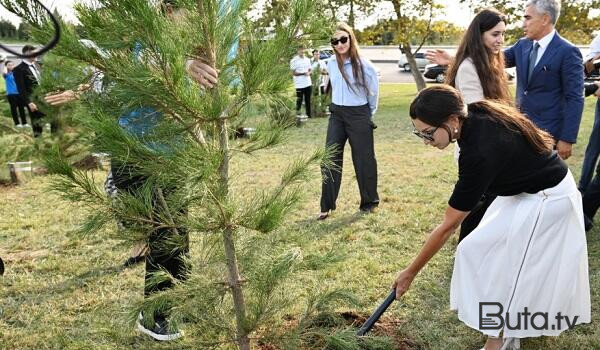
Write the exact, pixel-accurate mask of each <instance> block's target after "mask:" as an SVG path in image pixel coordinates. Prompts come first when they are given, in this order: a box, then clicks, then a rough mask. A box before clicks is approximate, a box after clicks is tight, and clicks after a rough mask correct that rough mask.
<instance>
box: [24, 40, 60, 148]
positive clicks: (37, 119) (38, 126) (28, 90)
mask: <svg viewBox="0 0 600 350" xmlns="http://www.w3.org/2000/svg"><path fill="white" fill-rule="evenodd" d="M35 51H36V48H35V47H33V46H31V45H25V46H23V50H22V52H23V54H25V55H28V54H32V53H34V52H35ZM37 59H38V58H37V56H34V57H32V58H24V59H23V62H21V64H19V65H18V66H16V67H15V69H14V70H13V72H14V76H15V83H16V84H17V90H18V91H19V99H20V103H21V105H23V106H25V107H27V110H28V111H29V118H30V119H31V127H32V129H33V136H34V137H39V136H41V135H42V131H43V124H42V119H43V118H44V116H45V114H44V113H42V111H40V110H39V108H38V106H37V104H36V103H35V102H33V101H32V99H31V97H32V94H33V90H34V89H35V88H36V87H37V86H38V85H39V82H40V79H41V75H40V69H39V66H38V63H37ZM56 127H57V125H56V123H54V122H53V123H51V130H52V132H55V131H56Z"/></svg>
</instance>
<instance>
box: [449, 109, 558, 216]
mask: <svg viewBox="0 0 600 350" xmlns="http://www.w3.org/2000/svg"><path fill="white" fill-rule="evenodd" d="M458 144H459V146H460V158H459V160H458V168H459V176H458V182H457V183H456V185H455V186H454V192H453V193H452V196H451V197H450V200H449V202H448V204H449V205H450V206H451V207H452V208H454V209H457V210H461V211H470V210H471V209H473V207H475V205H476V204H477V202H478V201H479V199H480V198H481V196H482V195H483V194H484V193H488V194H492V195H498V196H514V195H517V194H519V193H524V192H525V193H536V192H539V191H541V190H544V189H547V188H551V187H554V186H556V185H558V184H559V183H560V182H561V181H562V179H564V177H565V176H566V174H567V171H568V167H567V165H566V164H565V162H563V160H562V159H560V157H559V156H558V154H557V153H556V151H553V152H548V153H547V154H540V153H538V152H537V151H536V150H535V149H534V148H533V147H532V146H531V145H530V144H529V142H528V141H527V139H526V138H525V137H524V136H523V135H522V134H521V133H520V132H518V131H516V129H515V130H512V129H509V128H507V127H505V126H504V125H503V124H502V123H500V122H498V121H496V120H494V119H493V117H490V116H488V115H485V114H480V113H472V112H470V113H469V117H468V118H467V120H465V122H464V123H463V126H462V129H461V134H460V140H458Z"/></svg>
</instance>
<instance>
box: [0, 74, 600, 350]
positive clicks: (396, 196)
mask: <svg viewBox="0 0 600 350" xmlns="http://www.w3.org/2000/svg"><path fill="white" fill-rule="evenodd" d="M414 93H415V88H414V86H413V85H392V84H389V85H383V86H382V97H381V105H380V110H379V113H378V115H377V117H376V123H377V125H378V129H377V130H376V152H377V160H378V165H379V194H380V197H381V207H380V209H379V211H377V212H376V213H375V214H371V215H367V216H363V215H360V214H358V213H357V212H358V203H359V195H358V188H357V185H356V181H355V176H354V170H353V168H352V161H351V158H350V152H349V148H346V154H345V167H344V174H343V184H342V190H341V196H340V199H339V203H338V208H339V209H338V210H337V211H336V212H335V213H334V214H333V216H332V217H331V218H330V219H328V220H326V221H324V222H317V221H315V220H314V218H315V217H316V214H317V213H318V211H319V195H320V174H319V172H318V170H317V169H314V178H313V179H312V180H311V181H309V182H308V183H307V184H306V187H305V188H306V192H305V200H304V201H303V202H302V203H301V206H300V207H299V208H298V209H297V210H296V211H295V212H294V214H293V215H291V216H290V217H289V219H288V220H287V222H286V224H285V226H284V227H283V228H282V230H294V231H296V232H299V233H301V234H302V236H303V237H305V238H306V239H307V240H310V244H309V250H308V251H306V252H304V253H305V254H310V253H317V254H323V253H326V252H328V251H335V252H336V253H340V254H344V255H345V256H346V258H345V259H344V260H343V261H342V262H339V263H336V264H333V265H331V266H329V267H327V268H326V269H325V270H322V271H319V272H315V273H304V274H302V275H300V276H299V277H298V278H297V280H295V281H292V283H291V284H290V286H291V288H292V290H290V293H295V294H296V295H298V299H299V300H298V302H299V303H300V302H301V301H302V300H301V299H302V296H303V295H304V294H305V293H304V291H306V290H314V289H319V288H328V287H344V288H347V289H349V290H350V291H352V292H353V293H354V294H355V295H356V296H358V298H359V299H361V300H362V301H363V302H364V307H363V309H362V310H339V312H342V313H343V312H348V314H347V315H348V319H349V323H352V322H354V321H356V320H358V319H362V317H364V316H366V315H368V314H369V313H370V312H371V311H372V310H373V309H374V308H375V307H376V306H377V305H378V303H379V302H380V301H381V300H382V299H383V298H384V297H385V296H386V295H387V293H388V289H389V286H390V284H391V282H392V280H393V278H394V277H395V274H396V272H397V271H399V270H400V269H401V268H403V267H404V266H406V265H407V264H408V262H409V261H410V260H411V259H412V258H413V256H414V255H415V254H416V253H417V251H418V249H419V247H420V246H421V244H422V243H423V242H424V240H425V238H426V235H427V234H428V233H429V231H430V230H431V229H432V228H433V227H435V225H437V223H439V222H440V220H441V219H442V213H443V210H444V208H445V206H446V201H447V199H448V197H449V195H450V192H451V190H452V188H453V184H454V181H455V180H456V173H457V169H456V166H455V164H454V161H453V156H452V153H453V151H452V149H447V150H444V151H439V150H437V149H433V148H431V147H426V146H424V145H423V144H422V143H421V142H420V141H419V140H418V139H417V138H415V137H414V136H413V135H412V134H411V129H412V126H411V123H410V120H409V118H408V112H407V110H408V104H409V102H410V101H411V99H412V97H413V96H414ZM594 103H595V100H594V99H592V98H590V99H588V100H587V101H586V112H585V116H584V120H583V123H582V127H581V132H580V138H579V140H580V143H579V144H577V145H576V146H575V155H574V156H573V157H572V159H570V160H569V162H568V163H569V165H570V166H571V170H572V171H573V173H574V175H575V176H576V178H578V176H579V171H580V166H581V162H582V158H583V152H584V146H585V144H586V143H587V139H588V137H589V133H590V131H591V127H592V123H593V108H594ZM326 126H327V120H326V119H313V120H309V122H308V125H307V126H306V127H304V128H294V129H291V130H290V132H289V140H288V141H287V142H286V143H285V144H284V145H283V146H279V147H277V148H274V149H271V150H268V151H265V152H262V153H260V154H259V155H258V156H253V157H246V156H241V155H240V156H239V157H237V158H235V161H234V169H235V171H236V173H237V176H236V178H235V180H234V184H235V187H236V188H237V191H236V193H238V195H239V196H244V193H246V192H248V191H249V189H252V188H261V187H264V186H269V185H270V184H274V183H275V182H276V181H278V179H279V178H280V175H281V173H282V172H283V170H284V168H285V165H286V164H287V163H288V162H289V160H291V159H292V158H293V157H295V156H298V155H301V154H304V153H310V151H312V150H313V149H315V148H316V147H320V146H322V145H323V144H324V139H325V130H326ZM97 175H98V178H99V181H102V180H103V179H102V177H103V174H102V173H101V172H98V174H97ZM48 183H49V177H47V176H37V177H35V178H34V179H33V180H32V181H30V182H28V183H27V184H25V185H23V186H19V187H2V188H0V213H1V215H0V256H2V257H3V258H4V259H5V260H6V268H7V271H6V274H5V275H4V276H3V277H0V300H1V303H0V348H1V349H19V350H21V349H129V348H133V349H155V348H156V349H168V348H173V349H179V348H188V347H190V348H192V347H193V346H191V345H190V344H192V343H193V339H194V334H188V335H187V336H186V338H187V340H185V341H183V342H181V343H177V344H174V345H162V344H158V343H155V342H152V341H149V340H147V339H146V338H144V337H142V336H140V335H139V334H138V333H136V332H134V330H133V327H132V324H131V323H128V321H127V319H128V317H127V316H128V312H129V311H130V307H131V305H133V304H134V303H135V302H136V301H138V300H139V299H140V298H142V283H143V266H142V265H140V266H137V267H135V268H132V269H123V268H121V263H122V262H123V261H124V260H125V259H126V258H127V255H128V247H127V246H125V245H124V244H120V243H118V242H116V241H113V240H110V239H107V238H106V236H104V235H102V234H99V235H97V236H91V237H86V238H84V239H81V238H78V237H75V236H73V235H71V234H70V232H72V231H73V230H74V229H75V228H76V227H77V225H78V224H80V223H81V220H82V218H83V217H84V216H85V210H84V209H83V208H81V207H80V206H78V205H76V204H73V203H67V202H64V201H62V200H60V199H59V198H58V197H57V196H56V195H55V194H52V193H50V192H49V191H48ZM596 227H600V225H596ZM599 235H600V230H598V229H595V230H593V231H592V232H590V233H589V234H588V238H589V243H588V244H589V254H590V282H591V289H592V298H593V307H594V309H593V311H592V315H593V323H592V324H591V325H585V326H580V327H577V328H576V329H575V330H572V331H569V332H567V333H564V334H563V335H562V336H561V337H558V338H542V339H529V340H526V341H524V342H523V343H522V349H525V350H526V349H599V348H600V327H598V324H599V322H600V312H599V308H598V305H600V292H599V290H600V274H599V271H600V239H599ZM193 241H196V242H197V241H198V239H197V238H193ZM456 243H457V236H455V237H453V238H452V239H451V240H450V241H449V243H448V244H447V245H446V247H444V248H443V249H442V251H441V252H440V254H438V255H437V256H436V257H435V258H434V259H433V260H432V261H431V262H430V264H429V265H428V266H427V267H426V268H425V269H424V270H423V271H422V273H421V274H420V275H419V276H418V277H417V279H416V280H415V282H414V284H413V286H412V289H411V290H410V291H409V292H408V294H407V295H406V296H405V297H404V298H403V299H402V300H400V301H399V302H396V303H395V304H394V305H393V306H392V307H391V308H390V310H389V311H388V313H387V314H386V318H385V319H384V322H383V323H382V325H381V326H380V330H381V331H382V332H384V334H386V335H388V336H391V337H394V338H396V339H401V340H402V339H404V341H403V343H402V344H403V345H402V346H400V345H399V348H403V347H405V348H407V349H408V348H410V349H436V350H437V349H457V350H459V349H477V348H480V347H481V346H482V344H483V342H484V338H483V336H481V335H480V334H478V333H477V332H475V331H473V330H471V329H469V328H468V327H466V326H465V325H463V324H462V323H461V322H459V321H458V319H457V317H456V315H455V313H454V312H451V311H450V310H449V297H448V293H449V282H450V277H451V273H452V263H453V252H454V250H455V247H456ZM194 251H195V250H194V249H193V250H192V254H194ZM287 312H288V313H289V314H291V315H294V314H295V313H297V312H299V310H296V309H290V310H288V311H287Z"/></svg>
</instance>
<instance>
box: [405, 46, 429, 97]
mask: <svg viewBox="0 0 600 350" xmlns="http://www.w3.org/2000/svg"><path fill="white" fill-rule="evenodd" d="M402 45H403V46H404V51H405V52H404V54H405V55H406V60H407V61H408V64H409V65H410V72H411V73H412V75H413V77H414V78H415V83H417V91H421V90H423V89H425V88H426V87H427V86H426V84H425V79H423V74H421V71H420V70H419V67H418V66H417V61H416V60H415V56H414V54H413V52H412V48H411V47H410V42H404V43H402Z"/></svg>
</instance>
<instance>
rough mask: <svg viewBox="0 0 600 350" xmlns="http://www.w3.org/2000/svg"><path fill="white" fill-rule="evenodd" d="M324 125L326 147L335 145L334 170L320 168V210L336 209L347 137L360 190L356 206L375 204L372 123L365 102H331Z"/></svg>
mask: <svg viewBox="0 0 600 350" xmlns="http://www.w3.org/2000/svg"><path fill="white" fill-rule="evenodd" d="M329 109H330V111H331V116H330V117H329V125H328V126H327V140H326V145H327V147H335V153H334V155H333V158H332V161H333V163H334V164H335V168H334V169H327V168H325V167H322V168H321V172H322V174H323V185H322V191H321V211H322V212H326V211H328V210H335V209H336V204H335V202H336V200H337V197H338V194H339V193H340V185H341V182H342V166H343V162H344V146H345V145H346V140H350V148H351V149H352V162H353V163H354V171H355V172H356V180H357V181H358V189H359V191H360V209H362V210H368V209H371V208H373V207H376V206H378V205H379V194H377V161H376V160H375V147H374V144H373V130H374V129H375V124H373V122H372V121H371V109H370V108H369V105H364V106H357V107H348V106H338V105H335V104H331V106H330V107H329Z"/></svg>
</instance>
